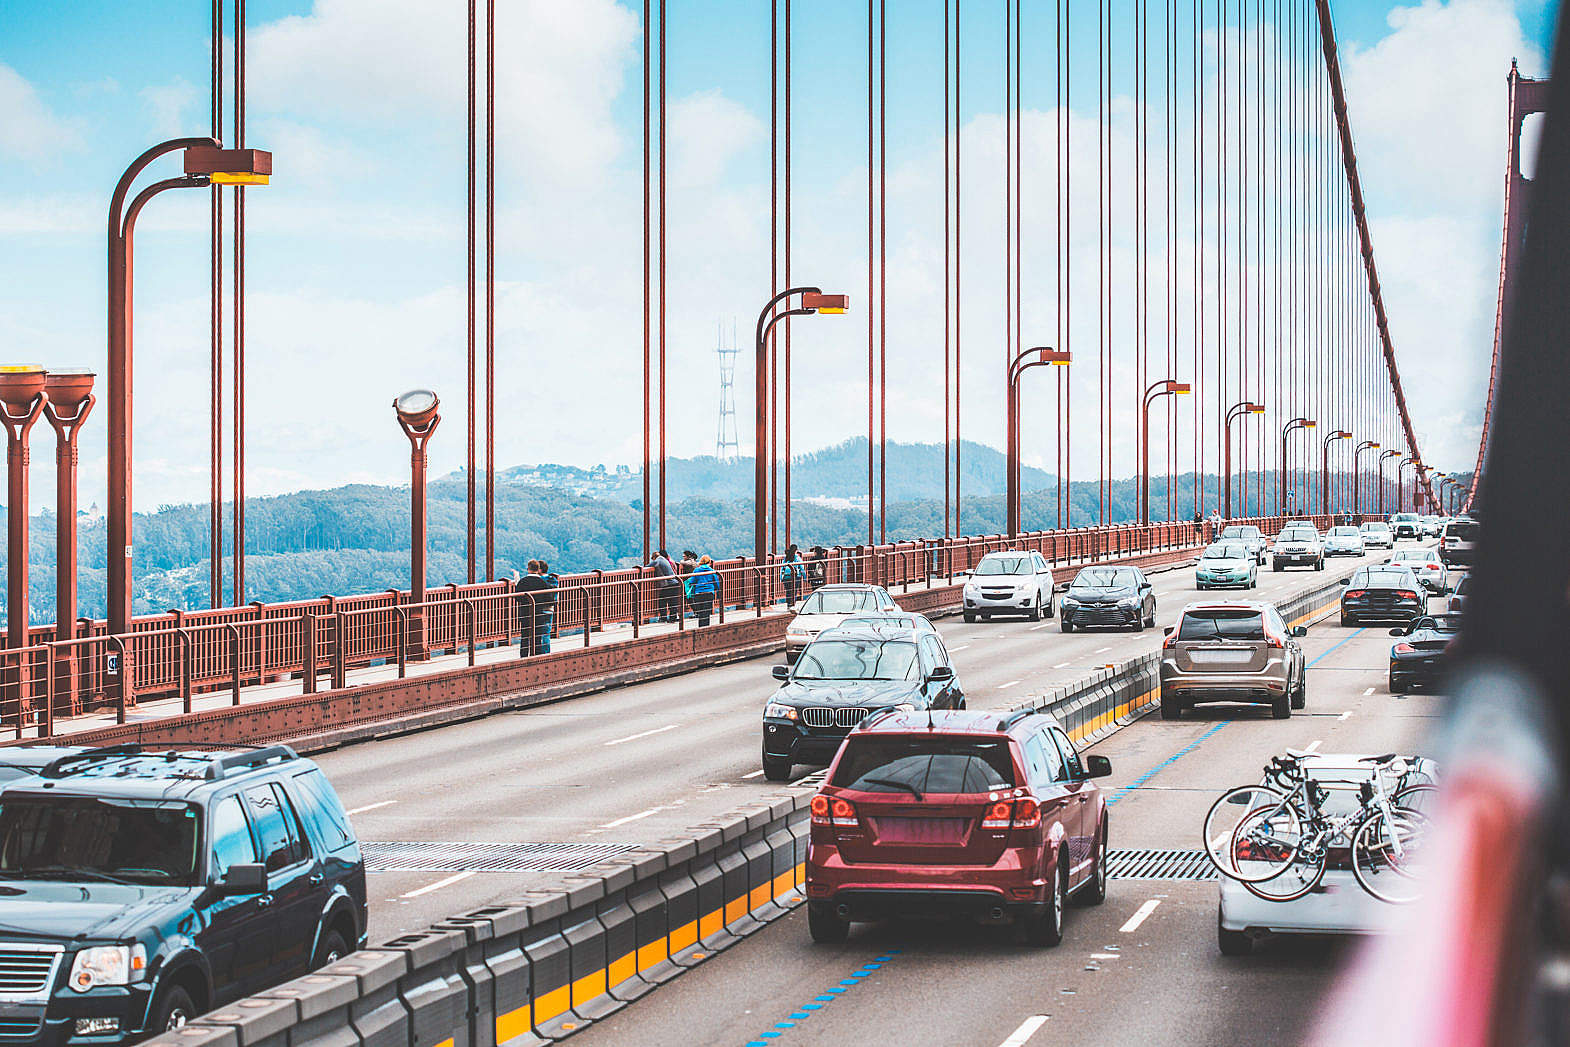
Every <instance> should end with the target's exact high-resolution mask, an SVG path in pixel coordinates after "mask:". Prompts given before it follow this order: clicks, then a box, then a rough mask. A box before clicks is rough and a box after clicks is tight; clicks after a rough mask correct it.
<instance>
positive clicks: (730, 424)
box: [714, 317, 741, 462]
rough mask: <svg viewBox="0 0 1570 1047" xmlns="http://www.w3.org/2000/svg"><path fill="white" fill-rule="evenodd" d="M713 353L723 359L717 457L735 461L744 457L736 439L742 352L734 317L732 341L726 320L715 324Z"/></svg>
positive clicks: (716, 438) (715, 437) (721, 459)
mask: <svg viewBox="0 0 1570 1047" xmlns="http://www.w3.org/2000/svg"><path fill="white" fill-rule="evenodd" d="M714 341H715V347H714V351H715V352H716V353H718V354H719V357H720V418H719V425H718V427H717V428H716V429H715V434H714V457H715V458H716V459H718V460H719V461H721V462H734V461H736V460H737V459H738V458H740V457H741V444H740V443H739V442H738V440H737V438H736V355H737V354H738V353H740V352H741V348H740V346H739V345H738V344H737V341H736V319H735V317H732V318H731V322H730V341H729V343H728V344H727V342H726V339H725V321H723V320H719V321H716V322H715V325H714Z"/></svg>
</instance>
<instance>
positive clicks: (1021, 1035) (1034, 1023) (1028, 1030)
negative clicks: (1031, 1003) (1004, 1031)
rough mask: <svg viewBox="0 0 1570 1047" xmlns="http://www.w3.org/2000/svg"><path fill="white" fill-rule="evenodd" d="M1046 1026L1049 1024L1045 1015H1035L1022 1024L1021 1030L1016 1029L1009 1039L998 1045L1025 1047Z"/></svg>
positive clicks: (1002, 1046) (1001, 1046) (1000, 1046)
mask: <svg viewBox="0 0 1570 1047" xmlns="http://www.w3.org/2000/svg"><path fill="white" fill-rule="evenodd" d="M1045 1024H1047V1016H1046V1015H1045V1014H1033V1015H1031V1016H1030V1017H1029V1018H1026V1019H1025V1020H1024V1021H1023V1022H1021V1023H1020V1026H1019V1028H1018V1029H1015V1030H1014V1032H1013V1033H1012V1034H1011V1035H1010V1036H1009V1038H1008V1039H1006V1040H1004V1041H1003V1042H1002V1043H1000V1044H998V1047H1024V1044H1026V1043H1028V1042H1029V1040H1030V1038H1031V1037H1032V1036H1034V1035H1036V1030H1037V1029H1039V1028H1041V1027H1042V1026H1043V1025H1045Z"/></svg>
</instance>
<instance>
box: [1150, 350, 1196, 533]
mask: <svg viewBox="0 0 1570 1047" xmlns="http://www.w3.org/2000/svg"><path fill="white" fill-rule="evenodd" d="M1193 391H1194V387H1193V386H1191V385H1189V384H1188V383H1187V382H1179V381H1177V380H1175V379H1172V378H1165V379H1162V380H1161V381H1159V382H1154V383H1152V384H1151V386H1150V388H1149V389H1146V390H1145V399H1144V404H1143V407H1142V409H1141V411H1140V467H1139V522H1140V523H1141V524H1142V525H1144V526H1146V527H1149V526H1150V405H1151V404H1152V403H1154V402H1155V401H1157V400H1159V399H1160V398H1161V397H1163V396H1187V395H1189V393H1191V392H1193ZM1167 482H1168V483H1170V482H1171V477H1168V478H1167Z"/></svg>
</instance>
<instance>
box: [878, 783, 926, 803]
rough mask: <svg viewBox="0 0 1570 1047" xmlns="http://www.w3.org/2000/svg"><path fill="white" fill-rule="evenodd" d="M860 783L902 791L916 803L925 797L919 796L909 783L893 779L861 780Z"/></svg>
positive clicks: (919, 792)
mask: <svg viewBox="0 0 1570 1047" xmlns="http://www.w3.org/2000/svg"><path fill="white" fill-rule="evenodd" d="M862 781H864V782H866V783H867V784H868V785H885V786H888V787H889V788H890V789H904V790H905V791H906V792H908V793H910V794H911V795H912V796H914V797H915V798H916V800H917V802H920V801H922V800H924V799H926V797H924V796H922V795H921V790H920V789H918V788H916V787H915V786H914V785H911V784H910V783H909V782H896V781H895V780H894V779H893V778H863V779H862Z"/></svg>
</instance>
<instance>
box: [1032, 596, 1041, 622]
mask: <svg viewBox="0 0 1570 1047" xmlns="http://www.w3.org/2000/svg"><path fill="white" fill-rule="evenodd" d="M1030 620H1031V621H1033V622H1039V621H1041V597H1039V596H1038V597H1036V603H1035V606H1033V607H1031V609H1030Z"/></svg>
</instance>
